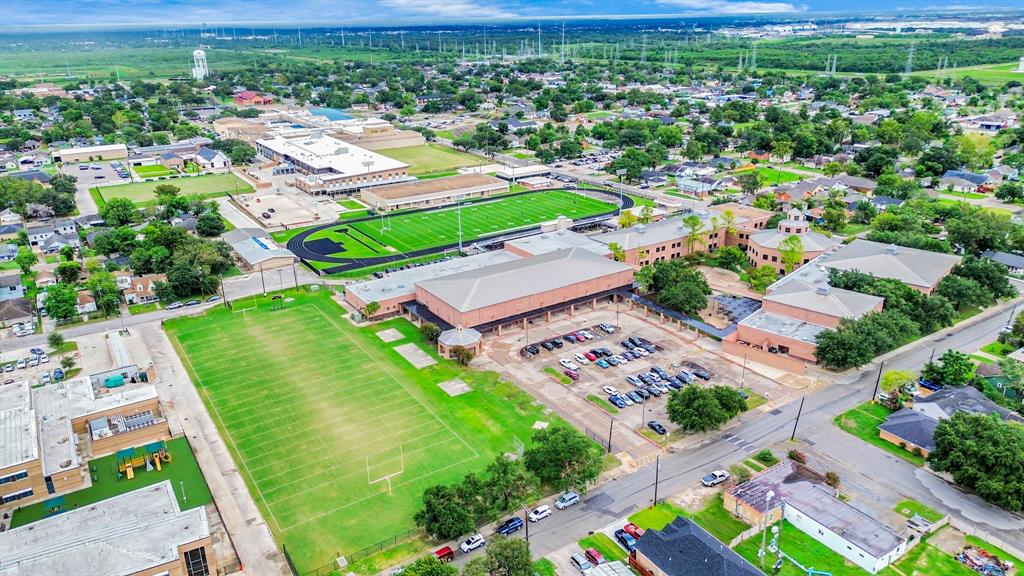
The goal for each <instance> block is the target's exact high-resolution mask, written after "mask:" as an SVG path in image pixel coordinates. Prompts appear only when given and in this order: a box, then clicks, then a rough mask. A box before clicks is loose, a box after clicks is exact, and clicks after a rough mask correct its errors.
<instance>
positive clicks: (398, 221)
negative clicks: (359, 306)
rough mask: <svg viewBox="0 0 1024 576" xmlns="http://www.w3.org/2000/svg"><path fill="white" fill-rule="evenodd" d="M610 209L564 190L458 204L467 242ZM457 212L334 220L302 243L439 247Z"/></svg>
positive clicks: (344, 248) (342, 250) (377, 251)
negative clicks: (559, 217)
mask: <svg viewBox="0 0 1024 576" xmlns="http://www.w3.org/2000/svg"><path fill="white" fill-rule="evenodd" d="M614 208H615V206H614V205H613V204H610V203H608V202H603V201H601V200H597V199H595V198H591V197H588V196H583V195H580V194H576V193H575V192H567V191H564V190H554V191H547V192H537V193H533V194H524V195H519V196H511V197H502V198H496V199H493V200H483V201H477V202H472V203H465V204H463V206H462V208H461V212H462V215H461V218H462V234H463V241H464V242H472V241H473V240H475V239H477V238H480V237H482V236H487V235H491V234H495V233H499V232H504V231H511V230H518V229H521V228H527V227H529V226H534V225H536V224H539V223H541V222H546V221H548V220H553V219H555V218H557V217H558V216H559V215H563V216H566V217H569V218H572V219H577V218H584V217H587V216H594V215H597V214H601V213H604V212H608V211H611V210H613V209H614ZM459 212H460V209H457V208H455V207H450V208H441V209H438V210H429V211H425V212H412V213H403V214H397V215H395V216H385V217H384V220H383V222H382V221H381V220H380V219H379V218H375V219H371V220H364V221H362V222H355V223H349V224H344V223H339V225H338V226H336V227H331V228H326V229H323V230H320V231H317V232H315V233H313V234H311V235H310V236H309V238H307V239H306V243H307V246H308V245H309V243H311V242H316V241H318V240H321V241H326V242H323V244H324V245H325V248H323V250H321V249H320V248H316V249H315V251H316V252H319V253H320V254H323V255H325V256H336V257H340V258H372V257H377V256H388V255H391V254H395V253H406V252H413V251H416V250H422V249H425V248H432V247H436V246H444V245H447V244H453V243H456V242H458V240H459V217H460V216H459ZM299 232H300V231H297V230H292V231H288V232H287V233H284V234H288V235H289V236H288V237H291V236H294V235H295V234H297V233H299ZM282 239H283V236H282ZM279 241H281V240H279ZM332 243H333V244H332ZM327 250H331V251H330V252H328V251H327ZM329 265H332V266H333V265H334V264H329Z"/></svg>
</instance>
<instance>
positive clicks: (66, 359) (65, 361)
mask: <svg viewBox="0 0 1024 576" xmlns="http://www.w3.org/2000/svg"><path fill="white" fill-rule="evenodd" d="M60 367H61V368H63V369H64V372H67V371H69V370H71V369H72V368H74V367H75V356H74V355H73V354H65V355H64V356H61V358H60Z"/></svg>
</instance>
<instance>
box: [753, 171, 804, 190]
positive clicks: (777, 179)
mask: <svg viewBox="0 0 1024 576" xmlns="http://www.w3.org/2000/svg"><path fill="white" fill-rule="evenodd" d="M757 173H758V174H760V175H761V181H762V182H764V185H765V186H774V185H775V184H786V183H789V182H796V181H797V180H803V178H804V177H803V176H801V175H799V174H796V173H794V172H787V171H785V170H779V169H778V168H771V167H768V166H758V167H757Z"/></svg>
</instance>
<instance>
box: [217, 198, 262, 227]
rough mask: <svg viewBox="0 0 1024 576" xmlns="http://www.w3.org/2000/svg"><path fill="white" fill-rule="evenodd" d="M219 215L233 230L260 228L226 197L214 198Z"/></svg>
mask: <svg viewBox="0 0 1024 576" xmlns="http://www.w3.org/2000/svg"><path fill="white" fill-rule="evenodd" d="M215 200H216V201H217V207H218V208H219V209H220V215H221V216H222V217H223V218H224V219H225V220H227V221H228V222H230V223H231V225H232V226H234V227H235V228H261V226H260V225H259V223H257V222H255V221H254V220H253V219H252V218H250V217H249V216H248V215H246V214H245V213H244V212H242V211H241V210H239V209H238V207H237V206H235V205H234V204H232V203H231V200H230V199H229V198H227V197H221V198H216V199H215Z"/></svg>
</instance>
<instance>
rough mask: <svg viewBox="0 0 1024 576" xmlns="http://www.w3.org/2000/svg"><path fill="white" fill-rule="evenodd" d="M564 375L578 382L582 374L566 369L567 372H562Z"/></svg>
mask: <svg viewBox="0 0 1024 576" xmlns="http://www.w3.org/2000/svg"><path fill="white" fill-rule="evenodd" d="M562 373H564V374H565V375H566V376H568V377H569V380H573V381H576V380H579V379H580V373H579V372H577V371H575V370H570V369H569V368H566V369H565V370H563V371H562Z"/></svg>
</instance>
